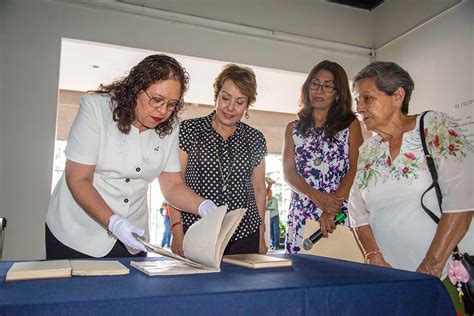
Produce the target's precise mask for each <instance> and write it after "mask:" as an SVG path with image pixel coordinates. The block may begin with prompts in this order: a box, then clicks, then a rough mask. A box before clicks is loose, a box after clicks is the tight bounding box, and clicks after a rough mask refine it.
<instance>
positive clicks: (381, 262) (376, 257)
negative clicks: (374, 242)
mask: <svg viewBox="0 0 474 316" xmlns="http://www.w3.org/2000/svg"><path fill="white" fill-rule="evenodd" d="M367 263H368V264H373V265H374V266H379V267H387V268H391V267H392V266H391V265H390V264H389V263H388V262H387V261H385V259H384V257H383V255H382V253H381V252H377V253H375V254H373V255H371V256H370V257H368V258H367Z"/></svg>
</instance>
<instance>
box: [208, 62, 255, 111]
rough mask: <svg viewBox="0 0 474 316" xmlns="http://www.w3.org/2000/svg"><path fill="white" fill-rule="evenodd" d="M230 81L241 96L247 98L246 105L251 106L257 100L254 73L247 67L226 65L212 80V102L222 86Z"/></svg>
mask: <svg viewBox="0 0 474 316" xmlns="http://www.w3.org/2000/svg"><path fill="white" fill-rule="evenodd" d="M227 79H230V80H232V82H233V83H234V84H235V85H236V86H237V88H239V90H240V91H241V92H242V94H243V95H245V96H247V98H248V105H249V106H250V105H252V104H253V103H254V102H255V100H256V99H257V79H256V78H255V73H254V72H253V70H252V69H250V68H249V67H244V66H240V65H236V64H227V65H225V66H224V67H223V68H222V71H221V73H220V74H219V75H218V76H217V78H216V79H215V80H214V84H213V87H214V101H216V100H217V96H218V94H219V92H220V91H221V89H222V86H223V85H224V82H225V81H226V80H227Z"/></svg>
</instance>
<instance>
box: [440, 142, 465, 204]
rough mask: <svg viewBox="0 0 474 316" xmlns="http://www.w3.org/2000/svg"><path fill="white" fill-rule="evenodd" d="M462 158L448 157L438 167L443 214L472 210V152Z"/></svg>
mask: <svg viewBox="0 0 474 316" xmlns="http://www.w3.org/2000/svg"><path fill="white" fill-rule="evenodd" d="M465 154H466V155H465V156H464V157H454V156H448V157H446V158H445V159H443V160H442V161H441V162H440V164H439V167H438V181H439V185H440V187H441V192H442V194H443V212H446V213H454V212H467V211H473V210H474V191H473V180H472V179H473V177H474V172H473V168H474V159H473V156H474V155H473V153H472V151H469V150H466V151H465Z"/></svg>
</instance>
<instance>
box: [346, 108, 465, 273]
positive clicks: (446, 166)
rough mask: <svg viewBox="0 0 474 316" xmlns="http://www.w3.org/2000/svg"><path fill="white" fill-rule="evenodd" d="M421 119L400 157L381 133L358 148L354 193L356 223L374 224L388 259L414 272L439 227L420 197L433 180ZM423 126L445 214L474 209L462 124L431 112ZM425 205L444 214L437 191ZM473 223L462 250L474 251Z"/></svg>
mask: <svg viewBox="0 0 474 316" xmlns="http://www.w3.org/2000/svg"><path fill="white" fill-rule="evenodd" d="M419 119H420V116H418V117H417V122H416V127H415V129H413V130H411V131H408V132H406V133H405V134H404V136H403V140H402V144H401V148H400V153H399V154H398V156H397V157H395V158H393V157H391V156H390V151H389V147H388V144H387V143H386V142H384V141H383V140H382V138H381V137H380V136H379V135H375V136H373V137H371V138H369V139H367V140H366V141H365V142H364V144H363V145H362V146H361V147H360V148H359V159H358V163H357V173H356V177H355V180H354V185H353V187H352V190H351V194H350V197H349V217H350V221H351V225H352V226H362V225H367V224H370V226H371V229H372V232H373V234H374V237H375V240H376V242H377V244H378V246H379V248H380V250H381V252H382V254H383V255H384V258H385V260H386V261H387V262H388V263H389V264H391V265H392V266H393V267H395V268H400V269H405V270H411V271H415V270H416V268H417V267H418V265H419V264H420V263H421V261H422V260H423V258H424V256H425V254H426V252H427V250H428V248H429V246H430V244H431V241H432V239H433V236H434V234H435V232H436V228H437V225H436V224H435V223H434V221H433V220H432V219H431V218H430V217H429V216H428V215H427V214H426V212H425V211H424V210H423V208H422V207H421V196H422V194H423V193H424V192H425V190H426V189H427V188H428V187H429V186H430V185H431V183H432V182H433V180H432V177H431V174H430V173H429V170H428V167H427V164H426V159H425V157H424V153H423V148H422V145H421V139H420V134H419ZM424 126H425V128H424V131H423V132H424V135H425V139H426V143H427V146H428V149H429V151H430V152H431V155H432V157H433V159H434V161H435V165H436V169H437V171H438V178H439V184H440V186H441V191H442V194H443V204H442V207H443V212H465V211H472V210H473V209H474V201H473V196H474V192H473V186H472V176H473V146H472V144H471V143H470V142H469V141H468V139H467V138H466V137H464V135H463V133H462V132H461V129H460V127H459V125H458V124H457V122H456V121H455V120H454V119H452V118H450V117H449V116H448V115H446V114H445V113H441V112H428V113H427V114H426V115H425V117H424ZM423 203H424V204H425V205H426V206H427V207H428V208H429V209H430V210H431V211H432V212H433V213H435V214H436V215H437V216H438V217H440V216H441V212H440V210H439V206H438V202H437V197H436V194H435V192H434V190H431V191H429V192H428V193H427V194H426V195H425V198H424V199H423ZM473 227H474V226H473V225H471V227H470V229H469V231H468V233H467V234H466V235H465V237H464V239H463V240H462V242H461V243H460V244H459V248H460V249H461V250H462V251H466V249H470V250H471V251H473V250H474V228H473ZM463 247H464V250H463ZM466 247H467V248H466Z"/></svg>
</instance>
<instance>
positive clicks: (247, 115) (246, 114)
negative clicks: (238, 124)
mask: <svg viewBox="0 0 474 316" xmlns="http://www.w3.org/2000/svg"><path fill="white" fill-rule="evenodd" d="M249 117H250V115H249V112H248V111H247V112H245V118H246V119H247V120H248V119H249Z"/></svg>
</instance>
